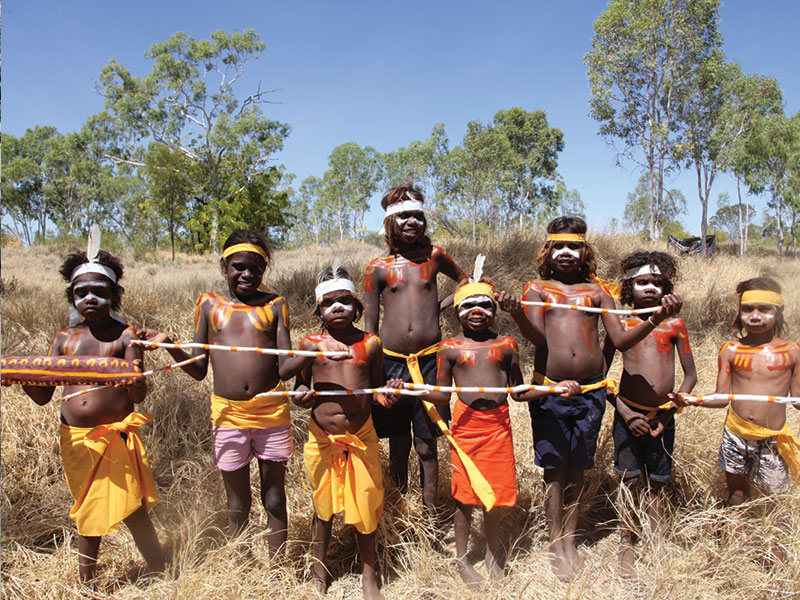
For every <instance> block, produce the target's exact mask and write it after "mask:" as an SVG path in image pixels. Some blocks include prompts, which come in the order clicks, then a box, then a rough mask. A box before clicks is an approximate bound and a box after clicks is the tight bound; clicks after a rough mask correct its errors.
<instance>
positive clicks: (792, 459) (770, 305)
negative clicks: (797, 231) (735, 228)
mask: <svg viewBox="0 0 800 600" xmlns="http://www.w3.org/2000/svg"><path fill="white" fill-rule="evenodd" d="M736 293H737V294H738V295H739V310H738V313H737V315H736V319H735V320H734V322H733V324H734V327H735V329H736V330H737V332H739V334H740V335H741V332H742V330H744V335H743V336H742V337H740V338H739V339H738V340H737V341H733V342H726V343H725V344H723V345H722V348H721V349H720V351H719V371H718V372H717V389H716V393H717V394H757V395H769V396H786V395H792V396H800V347H798V345H797V344H796V343H794V342H787V341H786V340H784V339H782V338H781V337H780V336H782V335H783V334H784V331H785V328H786V323H785V322H784V318H783V300H782V299H781V288H780V286H779V285H778V283H777V282H776V281H775V280H773V279H770V278H768V277H756V278H754V279H748V280H746V281H742V282H741V283H739V285H737V286H736ZM681 400H682V401H683V403H684V404H685V395H684V396H682V397H681ZM726 405H728V400H727V399H725V400H709V401H706V402H703V406H707V407H709V408H718V407H723V406H726ZM794 408H796V409H800V405H798V404H795V405H794ZM798 457H800V441H798V439H797V437H796V436H795V435H794V433H793V432H792V431H791V430H790V429H789V426H788V425H787V423H786V407H785V406H784V405H783V404H774V403H767V402H752V401H748V400H731V401H730V406H729V407H728V417H727V419H726V420H725V429H724V430H723V432H722V444H721V445H720V448H719V462H718V464H719V468H720V469H722V470H723V471H725V477H726V479H727V483H728V501H729V503H730V504H731V505H732V506H733V505H736V504H741V503H742V502H744V500H745V498H746V497H747V495H748V483H749V481H748V480H752V483H753V485H755V487H756V488H758V489H760V490H761V491H763V492H766V493H772V492H780V491H784V490H786V489H788V487H789V477H788V473H789V472H791V476H792V478H793V479H794V480H795V481H797V482H798V483H800V461H799V460H798Z"/></svg>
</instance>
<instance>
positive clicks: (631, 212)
mask: <svg viewBox="0 0 800 600" xmlns="http://www.w3.org/2000/svg"><path fill="white" fill-rule="evenodd" d="M651 194H652V186H651V184H650V181H649V178H648V174H647V173H644V174H643V175H642V176H641V177H640V178H639V183H637V184H636V189H635V190H634V191H633V192H631V193H629V194H628V197H627V199H626V200H625V212H624V213H623V221H624V223H625V226H626V227H628V228H630V229H632V230H633V231H635V232H636V233H638V234H639V235H641V236H642V237H643V238H644V239H646V240H651V239H652V238H651V237H650V219H651V218H653V208H652V207H653V197H652V195H651ZM685 214H686V198H685V197H684V196H683V193H681V191H680V190H676V189H672V190H668V191H666V192H665V194H664V201H663V202H662V203H661V210H660V212H659V213H658V214H657V215H655V217H654V218H655V220H656V227H657V229H658V230H659V231H661V232H662V238H664V239H666V238H665V236H666V235H667V234H670V235H674V236H676V237H678V234H677V233H675V231H676V230H678V229H680V230H681V231H683V225H682V224H681V223H680V220H679V219H678V217H680V215H685ZM668 229H669V231H668ZM681 237H691V236H688V235H681ZM662 238H659V239H662Z"/></svg>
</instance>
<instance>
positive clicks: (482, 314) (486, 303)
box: [458, 296, 497, 331]
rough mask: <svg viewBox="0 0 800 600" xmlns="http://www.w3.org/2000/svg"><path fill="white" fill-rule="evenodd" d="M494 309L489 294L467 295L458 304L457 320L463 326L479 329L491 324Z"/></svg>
mask: <svg viewBox="0 0 800 600" xmlns="http://www.w3.org/2000/svg"><path fill="white" fill-rule="evenodd" d="M496 310H497V307H496V306H495V304H494V301H493V300H492V299H491V298H489V296H469V297H468V298H465V299H464V300H463V301H462V302H461V304H459V305H458V320H459V322H460V323H461V326H462V327H463V328H465V329H470V330H473V331H480V330H482V329H486V328H487V327H490V326H491V324H492V322H493V321H494V316H495V311H496Z"/></svg>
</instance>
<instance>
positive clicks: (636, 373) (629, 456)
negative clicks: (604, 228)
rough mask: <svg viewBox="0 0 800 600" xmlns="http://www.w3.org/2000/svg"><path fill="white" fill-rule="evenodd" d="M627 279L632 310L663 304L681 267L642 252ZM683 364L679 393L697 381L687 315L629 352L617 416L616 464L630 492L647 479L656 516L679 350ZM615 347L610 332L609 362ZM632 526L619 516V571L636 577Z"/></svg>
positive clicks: (626, 263)
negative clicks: (687, 326) (641, 480)
mask: <svg viewBox="0 0 800 600" xmlns="http://www.w3.org/2000/svg"><path fill="white" fill-rule="evenodd" d="M621 267H622V273H623V275H624V282H623V284H622V294H621V302H622V303H623V304H632V305H633V308H635V309H641V308H650V307H653V306H658V304H659V303H660V302H661V298H663V297H664V295H668V294H671V293H672V281H673V280H674V279H675V277H676V276H677V273H678V268H677V264H676V262H675V259H674V258H673V257H672V256H670V255H669V254H666V253H664V252H645V251H639V252H634V253H632V254H629V255H628V256H626V257H625V258H623V259H622V263H621ZM646 319H647V315H642V316H630V317H628V318H625V319H622V326H623V327H624V328H625V329H626V330H629V329H633V328H634V327H636V326H637V325H639V324H641V322H642V321H644V320H646ZM676 349H677V352H678V359H679V360H680V363H681V368H682V369H683V382H682V383H681V386H680V387H679V388H678V392H679V393H683V392H685V393H687V394H688V393H689V392H691V391H692V389H693V388H694V386H695V384H696V383H697V370H696V369H695V366H694V358H693V356H692V349H691V347H690V346H689V336H688V333H687V331H686V325H685V324H684V322H683V319H681V318H680V317H674V318H671V319H666V320H664V321H663V322H661V323H660V324H659V325H658V327H656V328H655V329H653V330H652V331H651V332H650V333H649V334H648V335H647V337H645V338H644V339H643V340H642V341H640V342H638V343H637V344H635V345H634V346H633V347H632V348H630V349H629V350H627V351H626V352H623V353H622V360H623V370H622V379H621V380H620V384H619V394H618V395H617V397H616V400H614V399H613V396H609V402H610V403H611V404H612V405H614V406H615V407H616V413H615V415H614V469H615V470H616V472H617V474H618V475H619V476H620V477H621V478H622V484H623V485H624V486H625V488H627V489H628V490H629V491H632V488H633V486H634V484H635V482H636V481H637V480H639V479H643V483H644V484H645V485H646V486H647V492H648V499H647V509H648V512H649V513H650V515H651V518H652V519H653V521H654V522H657V521H658V519H659V517H660V514H659V510H658V504H657V501H658V492H659V491H660V490H661V488H662V487H663V486H664V484H665V483H666V482H667V481H668V480H669V478H670V474H671V472H672V451H673V447H674V443H675V419H674V416H673V415H674V414H675V411H676V408H677V406H676V405H675V404H673V402H672V398H674V397H675V394H673V389H674V385H675V350H676ZM615 350H616V349H615V348H614V345H613V343H612V341H611V338H610V337H607V338H606V343H605V348H604V353H605V355H606V365H607V366H610V365H611V361H612V360H613V358H614V352H615ZM632 535H633V533H632V531H631V530H630V528H629V527H627V526H626V525H625V522H624V519H622V518H621V519H620V549H619V569H620V573H621V574H622V575H623V576H625V577H632V576H633V575H634V569H633V560H634V555H633V542H632Z"/></svg>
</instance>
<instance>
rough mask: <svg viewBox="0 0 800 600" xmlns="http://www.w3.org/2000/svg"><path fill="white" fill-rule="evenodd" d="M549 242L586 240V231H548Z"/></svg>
mask: <svg viewBox="0 0 800 600" xmlns="http://www.w3.org/2000/svg"><path fill="white" fill-rule="evenodd" d="M547 241H548V242H585V241H586V234H585V233H548V234H547Z"/></svg>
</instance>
